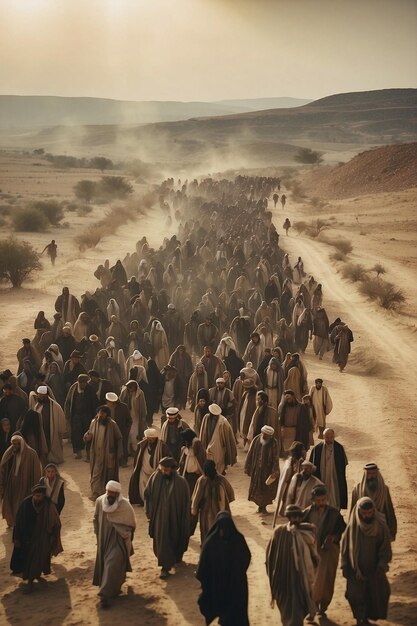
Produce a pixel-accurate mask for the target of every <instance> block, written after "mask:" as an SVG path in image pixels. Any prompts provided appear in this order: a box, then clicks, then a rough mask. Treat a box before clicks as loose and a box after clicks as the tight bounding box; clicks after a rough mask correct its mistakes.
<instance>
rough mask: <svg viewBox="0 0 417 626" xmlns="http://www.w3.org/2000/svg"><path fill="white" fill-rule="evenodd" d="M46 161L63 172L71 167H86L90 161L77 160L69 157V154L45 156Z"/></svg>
mask: <svg viewBox="0 0 417 626" xmlns="http://www.w3.org/2000/svg"><path fill="white" fill-rule="evenodd" d="M45 159H46V160H47V161H49V163H51V164H52V165H53V166H54V167H57V168H59V169H61V170H65V169H69V168H71V167H86V166H87V163H88V161H86V159H84V158H81V159H79V158H77V157H74V156H69V155H67V154H49V153H48V154H45Z"/></svg>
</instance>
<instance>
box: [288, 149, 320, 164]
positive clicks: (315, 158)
mask: <svg viewBox="0 0 417 626" xmlns="http://www.w3.org/2000/svg"><path fill="white" fill-rule="evenodd" d="M294 161H297V163H305V164H310V165H319V164H320V163H322V162H323V158H322V156H321V152H317V151H315V150H311V148H300V149H299V150H298V152H297V153H296V154H295V156H294Z"/></svg>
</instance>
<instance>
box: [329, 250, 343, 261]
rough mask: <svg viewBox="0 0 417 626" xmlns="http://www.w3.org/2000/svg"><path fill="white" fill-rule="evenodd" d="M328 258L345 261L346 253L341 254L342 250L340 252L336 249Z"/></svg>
mask: <svg viewBox="0 0 417 626" xmlns="http://www.w3.org/2000/svg"><path fill="white" fill-rule="evenodd" d="M329 258H330V260H331V261H342V262H346V254H343V252H340V251H339V250H337V251H336V252H332V254H330V257H329Z"/></svg>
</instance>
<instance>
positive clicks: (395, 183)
mask: <svg viewBox="0 0 417 626" xmlns="http://www.w3.org/2000/svg"><path fill="white" fill-rule="evenodd" d="M302 185H303V187H304V188H305V189H306V190H307V191H308V193H309V194H311V195H318V196H320V197H321V198H328V199H341V198H352V197H354V196H359V195H362V194H371V193H379V192H388V191H402V190H404V189H410V188H411V187H417V143H408V144H399V145H392V146H382V147H380V148H375V149H374V150H367V151H366V152H361V153H360V154H358V155H357V156H355V157H354V158H353V159H351V160H350V161H348V162H347V163H343V164H342V165H339V166H336V167H320V168H315V169H314V171H309V172H307V173H305V174H304V175H303V176H302Z"/></svg>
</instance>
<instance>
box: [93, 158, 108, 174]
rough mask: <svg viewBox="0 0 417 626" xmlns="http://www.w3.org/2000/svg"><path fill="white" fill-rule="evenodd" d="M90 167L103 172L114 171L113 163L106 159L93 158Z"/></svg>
mask: <svg viewBox="0 0 417 626" xmlns="http://www.w3.org/2000/svg"><path fill="white" fill-rule="evenodd" d="M89 165H90V167H92V168H94V169H96V170H100V171H101V172H104V170H111V169H113V161H111V160H110V159H106V157H93V158H92V159H90V161H89Z"/></svg>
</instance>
